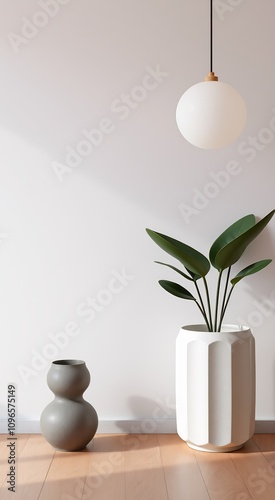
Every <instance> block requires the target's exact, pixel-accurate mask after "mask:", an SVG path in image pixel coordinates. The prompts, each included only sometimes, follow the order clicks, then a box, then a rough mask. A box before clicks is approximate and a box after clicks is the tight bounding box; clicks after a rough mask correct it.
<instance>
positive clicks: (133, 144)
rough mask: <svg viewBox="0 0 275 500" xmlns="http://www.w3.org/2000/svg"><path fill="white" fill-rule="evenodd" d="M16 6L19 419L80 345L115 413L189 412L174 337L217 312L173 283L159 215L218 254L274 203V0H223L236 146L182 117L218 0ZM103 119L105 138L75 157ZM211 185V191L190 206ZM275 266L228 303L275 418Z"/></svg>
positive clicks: (6, 257) (268, 251)
mask: <svg viewBox="0 0 275 500" xmlns="http://www.w3.org/2000/svg"><path fill="white" fill-rule="evenodd" d="M42 6H44V7H42ZM0 7H1V16H0V34H1V43H0V61H1V79H0V82H1V84H0V88H1V91H0V160H1V161H0V172H1V181H0V237H1V241H0V242H1V245H0V253H1V258H0V300H1V314H0V330H1V339H2V341H1V377H0V388H1V391H0V394H1V400H0V418H1V419H2V420H5V419H6V414H7V409H6V401H7V396H6V390H7V385H8V384H9V383H15V384H16V386H17V402H18V418H19V419H23V420H34V421H38V420H39V417H40V414H41V411H42V410H43V408H44V407H45V406H46V404H48V402H49V401H50V400H51V399H52V394H51V392H50V391H49V389H48V388H47V384H46V375H47V371H48V368H49V366H50V361H51V360H53V359H56V358H81V359H85V361H86V363H87V366H88V368H89V370H90V372H91V375H92V383H91V385H90V387H89V389H88V390H87V392H86V393H85V397H86V399H88V400H89V401H90V402H91V403H92V404H93V405H94V406H95V408H96V409H97V411H98V414H99V418H100V420H102V421H104V420H114V421H116V420H138V419H142V418H148V419H152V418H153V417H154V415H156V412H155V413H154V410H155V409H156V408H162V411H159V412H158V416H160V417H163V418H164V419H165V418H169V419H173V418H174V410H173V409H171V407H173V404H174V397H175V396H174V362H175V352H174V351H175V338H176V335H177V333H178V330H179V328H180V326H181V325H183V324H185V323H189V322H194V321H198V320H200V318H199V316H198V313H197V312H196V310H195V306H193V304H189V303H185V302H183V301H182V302H181V301H180V300H179V299H176V298H173V297H171V296H169V295H168V294H166V293H165V292H164V291H163V290H162V289H161V288H160V287H159V285H158V284H157V280H158V279H160V278H167V279H169V278H170V279H172V277H173V278H174V276H173V274H172V271H171V273H170V272H169V270H168V269H167V270H166V269H165V268H160V267H158V266H157V265H156V264H154V262H153V261H154V260H157V259H160V260H162V259H163V260H165V259H166V256H165V255H164V254H163V253H162V252H161V250H160V249H158V248H157V247H156V246H155V245H154V244H153V242H152V241H151V240H150V239H149V238H148V236H147V235H146V233H145V227H151V228H153V229H156V230H159V231H161V232H164V233H168V234H170V235H172V236H174V237H176V238H179V239H182V240H184V241H185V242H187V243H189V244H190V245H192V246H195V247H197V248H198V249H200V251H202V252H203V253H206V254H207V251H208V249H209V246H210V244H211V243H212V241H213V240H214V239H215V237H216V236H217V235H218V234H220V232H222V231H223V230H224V229H225V227H226V226H227V225H229V224H231V223H232V222H234V221H235V220H236V219H237V218H239V217H241V216H243V215H245V214H247V213H250V212H253V213H255V214H256V215H257V216H258V217H262V216H264V215H265V214H266V213H267V212H269V211H270V210H271V209H272V208H274V207H275V198H274V184H275V166H274V151H275V141H274V135H275V118H274V116H275V96H274V84H275V70H274V46H275V30H274V16H275V3H274V1H273V0H262V1H261V2H259V1H257V0H242V1H241V0H239V1H234V2H233V1H232V0H224V1H222V2H217V3H216V9H215V27H214V29H215V45H214V47H215V59H214V61H215V68H214V69H215V72H216V73H217V75H218V76H219V78H220V80H223V81H226V82H227V83H230V84H232V85H233V86H234V87H236V88H237V89H238V90H239V91H240V93H241V94H242V95H243V97H244V98H245V100H246V103H247V107H248V122H247V126H246V128H245V130H244V132H243V134H242V137H241V138H239V139H238V140H237V141H236V142H235V143H234V144H233V145H231V146H229V147H227V148H224V149H222V150H219V151H204V150H200V149H197V148H195V147H192V146H191V145H190V144H188V143H187V142H186V141H185V140H184V139H183V138H182V137H181V136H180V134H179V132H178V130H177V127H176V124H175V108H176V104H177V102H178V99H179V97H180V96H181V94H182V93H183V92H184V91H185V90H186V89H187V88H188V87H189V86H191V85H192V84H193V83H196V82H199V81H201V80H202V79H203V77H204V76H205V74H206V73H207V72H208V59H209V54H208V52H209V50H208V11H209V6H208V0H197V1H196V2H191V1H187V0H170V1H169V2H168V1H165V0H149V1H148V0H138V1H137V0H136V1H134V0H117V1H115V2H114V1H111V0H100V1H95V0H58V2H57V1H54V0H48V1H46V0H41V1H40V2H39V1H38V0H25V1H24V2H22V1H21V0H13V1H12V2H10V1H9V0H0ZM41 12H44V14H41ZM46 12H48V13H46ZM23 18H24V19H23ZM27 20H28V21H27ZM30 21H31V22H34V23H36V25H40V27H38V28H35V26H34V27H32V26H33V25H32V24H29V22H30ZM42 24H44V26H41V25H42ZM154 72H155V73H154ZM156 72H157V74H156ZM154 74H155V76H152V75H154ZM140 86H142V87H143V90H142V88H140ZM149 87H150V88H149ZM129 94H130V96H131V97H130V101H127V103H128V104H126V103H125V102H124V103H123V102H122V101H123V100H125V99H128V98H127V97H125V95H126V96H127V95H129ZM98 128H101V131H102V132H101V134H100V135H97V136H96V133H94V138H97V140H98V142H100V144H98V145H97V146H93V147H92V146H90V151H87V150H85V151H84V149H82V151H83V153H86V156H85V157H83V156H82V157H80V156H78V157H76V156H75V157H74V158H72V156H71V155H68V149H67V148H72V149H73V150H74V151H75V150H76V148H77V147H78V148H79V149H80V148H81V147H83V148H84V147H85V144H84V143H82V142H81V141H83V140H84V139H85V136H84V134H83V130H84V129H86V130H91V129H98ZM251 137H252V138H253V137H254V138H255V137H256V139H251ZM249 141H250V142H251V141H256V142H254V143H253V144H254V145H249V146H248V142H249ZM86 145H87V143H86ZM66 155H67V158H66ZM69 161H71V162H74V164H73V166H72V163H71V164H69ZM231 161H234V162H235V163H234V165H235V166H236V171H235V173H236V175H235V176H232V175H231V176H230V177H229V178H228V179H227V181H226V185H225V186H222V187H221V186H218V184H217V182H214V181H213V178H212V177H211V175H212V176H213V175H216V176H218V177H219V178H220V179H221V178H222V174H221V172H222V171H224V170H226V169H227V168H228V164H229V162H231ZM56 162H59V166H56ZM60 164H62V165H63V167H61V166H60ZM53 165H55V169H56V170H54V166H53ZM70 165H71V166H70ZM230 165H231V163H230ZM63 168H64V172H63V173H60V172H61V170H62V169H63ZM57 170H58V171H59V177H58V175H57ZM211 172H214V173H215V174H211ZM211 182H212V183H213V182H214V184H215V185H214V188H213V184H212V189H214V191H211V186H210V184H209V183H211ZM198 191H199V192H200V193H204V204H202V206H201V207H200V209H199V210H197V209H196V211H195V212H196V213H192V214H191V215H190V217H187V216H186V215H184V213H183V208H182V207H183V205H187V206H188V207H189V208H190V209H194V208H196V207H195V205H194V196H195V193H198ZM180 207H181V209H180ZM274 240H275V220H272V222H271V223H270V225H269V226H268V227H267V228H266V230H265V232H264V233H263V234H262V235H261V237H260V238H259V240H257V241H255V242H254V243H253V245H252V246H251V249H250V250H249V251H248V253H247V257H246V259H244V261H243V267H244V263H246V262H247V264H248V263H250V262H253V260H258V259H260V258H265V257H266V258H268V257H270V258H274V257H275V248H274ZM166 260H167V259H166ZM168 260H169V259H168ZM170 262H171V263H172V260H170ZM274 266H275V263H272V264H271V265H270V266H269V268H267V269H266V270H265V271H263V272H262V273H261V274H260V275H257V276H252V277H250V278H249V279H247V281H246V282H242V283H240V284H239V288H237V290H236V291H235V300H234V299H233V301H232V305H231V308H230V311H229V314H228V316H227V321H228V322H232V323H234V322H235V321H240V318H241V319H243V321H245V322H248V323H250V326H251V328H252V330H253V333H254V335H255V338H256V345H257V419H261V420H274V419H275V387H274V385H275V384H274V381H275V361H274V358H275V342H274V333H275V332H274V330H275V328H274V320H275V317H274V312H273V310H274V309H275V281H274V268H275V267H274ZM118 276H120V278H118ZM123 276H124V277H123ZM109 287H110V289H111V292H110V291H109V292H106V289H109ZM89 298H90V304H91V303H92V302H93V300H94V299H95V300H96V302H93V303H94V304H95V306H94V307H95V308H96V311H94V313H93V312H92V306H91V305H89ZM267 300H269V301H271V302H265V308H264V309H263V305H262V306H261V303H262V302H263V301H267ZM91 301H92V302H91ZM100 302H101V303H103V304H101V305H100ZM99 309H100V310H99ZM84 314H85V315H84ZM60 332H63V335H59V336H58V333H60ZM64 332H65V334H64ZM51 336H54V337H55V339H57V338H58V339H59V342H60V344H59V347H57V346H56V347H54V348H53V342H54V341H53V340H52V338H53V337H51ZM56 342H57V340H56ZM62 342H63V343H64V344H65V343H67V345H66V346H65V345H62ZM49 344H51V345H49ZM38 354H39V356H40V357H38ZM41 356H43V357H41Z"/></svg>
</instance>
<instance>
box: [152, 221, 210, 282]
mask: <svg viewBox="0 0 275 500" xmlns="http://www.w3.org/2000/svg"><path fill="white" fill-rule="evenodd" d="M146 231H147V233H148V234H149V236H150V237H151V238H152V240H153V241H154V242H155V243H156V244H157V245H158V246H159V247H160V248H162V250H164V251H165V252H167V253H168V254H169V255H172V257H174V258H175V259H177V260H179V261H180V262H181V263H182V264H183V265H184V266H185V267H186V268H187V269H188V270H190V271H191V272H192V273H195V274H196V275H199V276H200V277H203V276H205V275H206V274H207V273H208V271H209V269H210V262H209V260H208V259H207V258H206V257H205V256H204V255H203V254H202V253H200V252H198V251H197V250H195V249H194V248H192V247H190V246H189V245H185V243H182V242H181V241H178V240H175V239H174V238H170V236H166V235H165V234H161V233H157V232H156V231H153V230H152V229H146Z"/></svg>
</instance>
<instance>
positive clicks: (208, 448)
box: [186, 441, 243, 453]
mask: <svg viewBox="0 0 275 500" xmlns="http://www.w3.org/2000/svg"><path fill="white" fill-rule="evenodd" d="M186 444H187V446H189V448H192V449H193V450H196V451H204V452H207V453H224V452H231V451H236V450H240V448H242V447H243V444H239V445H232V446H231V445H228V446H215V445H211V444H209V445H207V444H206V445H204V446H197V445H196V444H193V443H190V442H189V441H186Z"/></svg>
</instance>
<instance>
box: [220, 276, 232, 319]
mask: <svg viewBox="0 0 275 500" xmlns="http://www.w3.org/2000/svg"><path fill="white" fill-rule="evenodd" d="M234 286H235V285H232V287H231V290H230V292H229V294H228V297H227V299H226V302H225V304H224V307H223V310H222V311H221V318H220V324H219V328H221V325H222V321H223V318H224V315H225V311H226V308H227V306H228V302H229V299H230V297H231V294H232V292H233V289H234Z"/></svg>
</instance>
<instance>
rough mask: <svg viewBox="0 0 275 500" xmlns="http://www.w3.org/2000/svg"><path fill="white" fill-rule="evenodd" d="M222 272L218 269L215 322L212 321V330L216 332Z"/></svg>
mask: <svg viewBox="0 0 275 500" xmlns="http://www.w3.org/2000/svg"><path fill="white" fill-rule="evenodd" d="M222 273H223V271H222V270H221V271H219V278H218V284H217V293H216V306H215V323H214V331H215V332H217V331H219V330H218V329H217V328H218V325H217V323H218V309H219V298H220V289H221V279H222Z"/></svg>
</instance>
